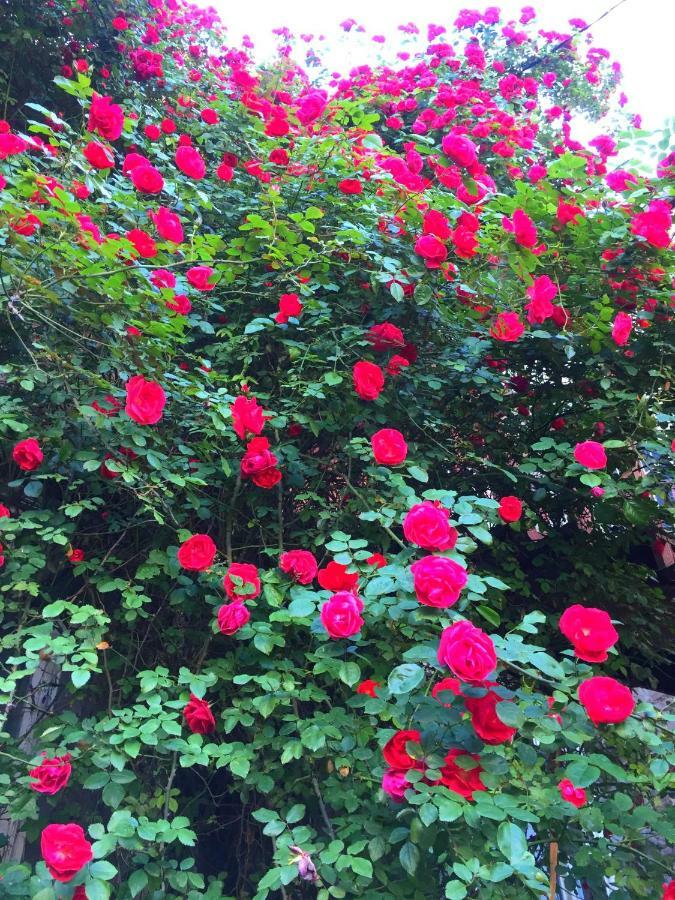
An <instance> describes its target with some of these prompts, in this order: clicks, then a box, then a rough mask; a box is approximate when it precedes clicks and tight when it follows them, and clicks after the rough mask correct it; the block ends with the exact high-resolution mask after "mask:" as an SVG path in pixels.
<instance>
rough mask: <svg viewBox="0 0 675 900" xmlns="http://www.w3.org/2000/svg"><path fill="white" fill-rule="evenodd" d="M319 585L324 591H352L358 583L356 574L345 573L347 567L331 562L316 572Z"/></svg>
mask: <svg viewBox="0 0 675 900" xmlns="http://www.w3.org/2000/svg"><path fill="white" fill-rule="evenodd" d="M318 577H319V584H320V585H321V587H322V588H323V589H324V590H325V591H352V590H354V588H356V586H357V584H358V583H359V575H358V572H347V566H343V565H342V563H337V562H335V561H334V560H331V561H330V562H329V563H328V565H327V566H326V567H325V568H323V569H319V571H318Z"/></svg>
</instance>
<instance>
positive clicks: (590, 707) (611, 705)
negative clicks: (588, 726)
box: [577, 675, 635, 725]
mask: <svg viewBox="0 0 675 900" xmlns="http://www.w3.org/2000/svg"><path fill="white" fill-rule="evenodd" d="M577 696H578V697H579V702H580V703H581V705H582V706H583V707H584V709H585V710H586V713H587V715H588V718H589V719H590V720H591V722H593V724H594V725H600V724H601V723H603V722H608V723H609V724H611V725H616V724H618V723H619V722H623V721H625V720H626V719H627V718H628V717H629V716H630V714H631V713H632V712H633V709H634V708H635V701H634V700H633V695H632V694H631V692H630V688H627V687H626V686H625V685H624V684H621V683H620V682H619V681H616V679H614V678H609V677H607V676H604V675H594V676H593V678H587V679H586V681H582V682H581V684H580V685H579V690H578V692H577Z"/></svg>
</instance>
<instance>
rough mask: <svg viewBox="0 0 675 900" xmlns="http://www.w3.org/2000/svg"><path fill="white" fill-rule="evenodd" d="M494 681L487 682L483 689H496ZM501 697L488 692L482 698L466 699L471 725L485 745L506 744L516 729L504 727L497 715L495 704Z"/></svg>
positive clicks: (500, 701)
mask: <svg viewBox="0 0 675 900" xmlns="http://www.w3.org/2000/svg"><path fill="white" fill-rule="evenodd" d="M497 686H498V685H497V682H496V681H487V682H486V683H485V687H487V688H490V687H497ZM502 702H503V697H500V696H499V694H496V693H495V692H494V691H491V690H488V692H487V694H486V695H485V696H484V697H466V698H465V700H464V705H465V706H466V708H467V710H468V711H469V713H470V714H471V724H472V725H473V729H474V731H475V732H476V734H477V735H478V737H479V738H480V739H481V740H483V741H485V743H486V744H506V743H507V742H508V741H510V740H511V739H512V738H513V736H514V734H515V733H516V731H517V729H516V728H511V726H510V725H505V724H504V722H502V720H501V719H500V718H499V716H498V715H497V704H498V703H502Z"/></svg>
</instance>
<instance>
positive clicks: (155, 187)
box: [129, 163, 164, 194]
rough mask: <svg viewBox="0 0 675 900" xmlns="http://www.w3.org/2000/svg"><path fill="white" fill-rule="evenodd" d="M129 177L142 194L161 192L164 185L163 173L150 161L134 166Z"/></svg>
mask: <svg viewBox="0 0 675 900" xmlns="http://www.w3.org/2000/svg"><path fill="white" fill-rule="evenodd" d="M129 177H130V178H131V183H132V184H133V186H134V187H135V188H136V190H137V191H140V192H141V193H142V194H160V193H161V192H162V188H163V187H164V178H163V177H162V173H161V172H160V171H159V169H156V168H155V166H151V165H150V164H149V163H147V164H141V165H139V166H134V168H133V169H132V170H131V172H130V174H129Z"/></svg>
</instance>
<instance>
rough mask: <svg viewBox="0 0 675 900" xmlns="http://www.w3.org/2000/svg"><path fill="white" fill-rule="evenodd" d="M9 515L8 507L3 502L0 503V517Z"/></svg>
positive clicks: (8, 516)
mask: <svg viewBox="0 0 675 900" xmlns="http://www.w3.org/2000/svg"><path fill="white" fill-rule="evenodd" d="M10 516H11V513H10V511H9V509H8V508H7V507H6V506H5V504H4V503H0V519H4V518H7V519H9V518H10Z"/></svg>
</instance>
